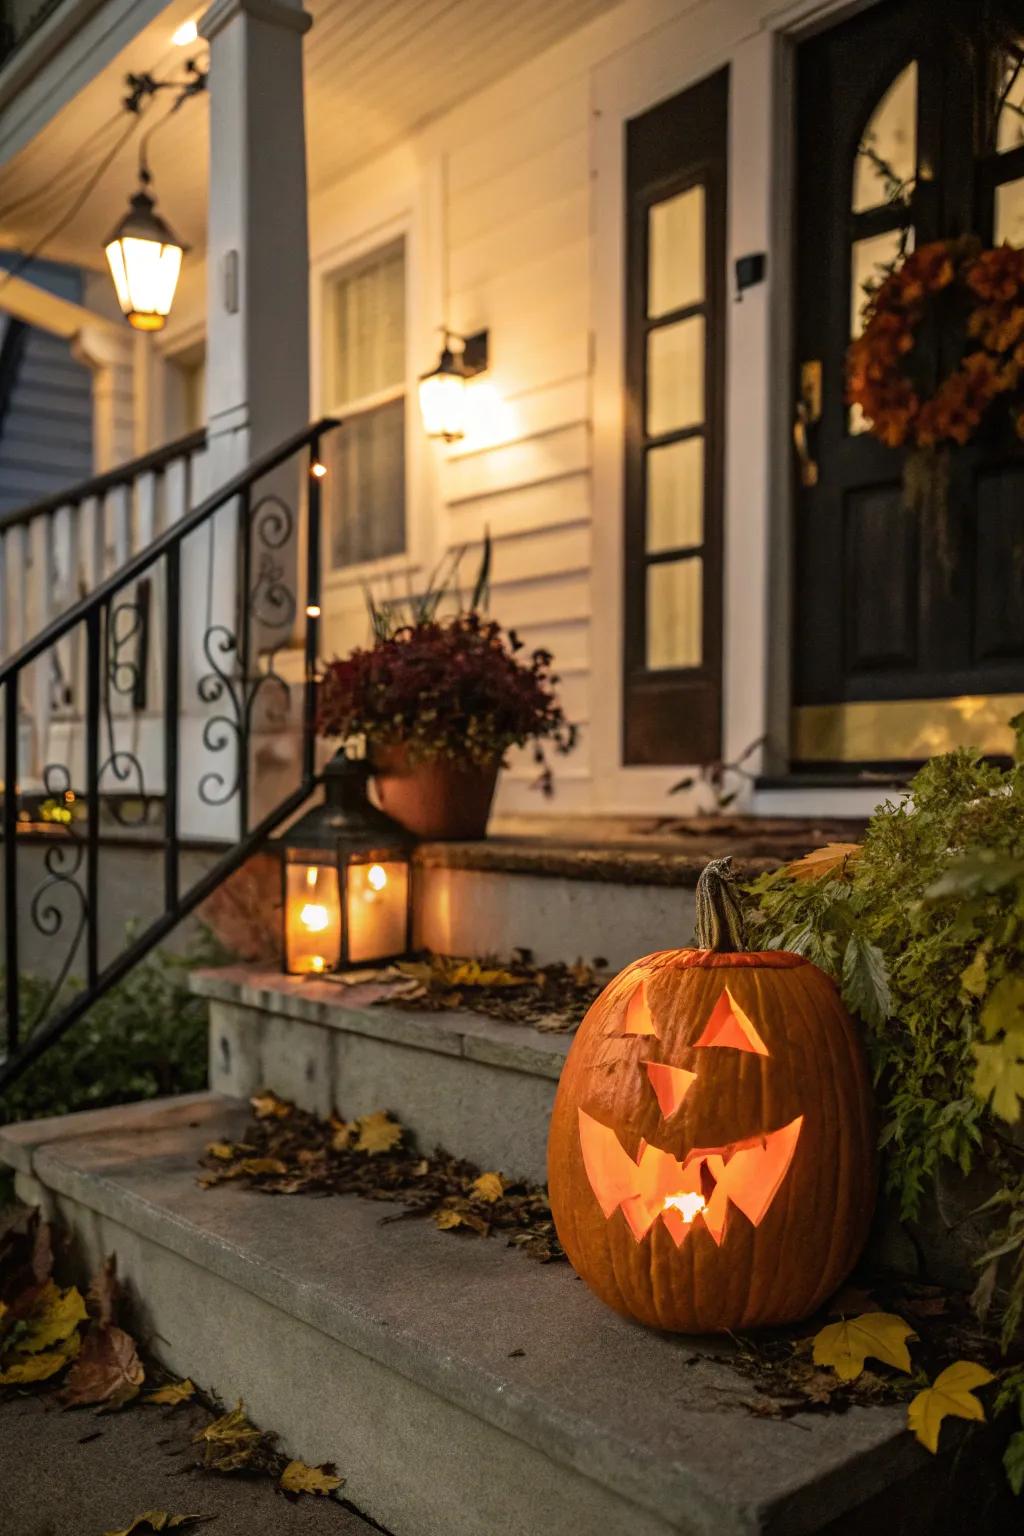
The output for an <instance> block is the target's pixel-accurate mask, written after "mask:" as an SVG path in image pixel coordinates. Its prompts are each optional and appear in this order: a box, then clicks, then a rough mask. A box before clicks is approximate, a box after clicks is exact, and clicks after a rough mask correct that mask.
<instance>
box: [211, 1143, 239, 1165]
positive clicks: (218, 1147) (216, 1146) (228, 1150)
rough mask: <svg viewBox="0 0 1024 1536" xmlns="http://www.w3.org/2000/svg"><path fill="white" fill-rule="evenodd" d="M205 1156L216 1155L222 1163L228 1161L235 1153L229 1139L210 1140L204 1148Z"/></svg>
mask: <svg viewBox="0 0 1024 1536" xmlns="http://www.w3.org/2000/svg"><path fill="white" fill-rule="evenodd" d="M206 1155H207V1157H216V1158H218V1159H219V1161H220V1162H222V1163H230V1161H231V1159H232V1158H233V1157H234V1155H235V1149H234V1147H233V1146H232V1145H231V1143H230V1141H211V1142H210V1144H209V1146H208V1147H207V1148H206Z"/></svg>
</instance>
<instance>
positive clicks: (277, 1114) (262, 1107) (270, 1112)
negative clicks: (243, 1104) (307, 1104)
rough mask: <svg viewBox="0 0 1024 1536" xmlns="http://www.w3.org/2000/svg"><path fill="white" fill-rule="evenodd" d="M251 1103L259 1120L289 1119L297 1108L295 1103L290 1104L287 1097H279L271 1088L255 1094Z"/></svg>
mask: <svg viewBox="0 0 1024 1536" xmlns="http://www.w3.org/2000/svg"><path fill="white" fill-rule="evenodd" d="M249 1103H250V1104H251V1105H252V1108H253V1113H254V1114H255V1116H256V1118H257V1120H287V1119H288V1117H289V1115H290V1114H291V1112H292V1110H293V1109H294V1108H295V1105H294V1104H289V1103H288V1101H287V1099H279V1098H278V1096H277V1094H276V1093H271V1092H270V1090H269V1089H268V1090H267V1091H266V1092H265V1093H256V1094H253V1096H252V1098H251V1099H250V1100H249Z"/></svg>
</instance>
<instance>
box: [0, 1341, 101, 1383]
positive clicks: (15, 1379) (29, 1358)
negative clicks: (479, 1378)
mask: <svg viewBox="0 0 1024 1536" xmlns="http://www.w3.org/2000/svg"><path fill="white" fill-rule="evenodd" d="M81 1342H82V1338H81V1335H80V1334H78V1333H73V1334H72V1335H71V1336H70V1338H67V1339H65V1340H64V1341H63V1343H62V1344H61V1346H60V1348H59V1349H55V1350H44V1351H43V1353H42V1354H38V1355H15V1356H14V1357H13V1358H12V1359H11V1361H10V1362H9V1364H8V1365H7V1366H6V1367H5V1368H4V1370H2V1371H0V1387H23V1386H28V1385H29V1383H30V1382H35V1381H49V1379H50V1377H51V1376H56V1375H57V1373H58V1372H59V1371H62V1370H63V1369H64V1367H65V1366H66V1365H67V1364H68V1362H69V1361H71V1360H74V1358H75V1356H76V1355H77V1354H78V1351H79V1348H80V1346H81Z"/></svg>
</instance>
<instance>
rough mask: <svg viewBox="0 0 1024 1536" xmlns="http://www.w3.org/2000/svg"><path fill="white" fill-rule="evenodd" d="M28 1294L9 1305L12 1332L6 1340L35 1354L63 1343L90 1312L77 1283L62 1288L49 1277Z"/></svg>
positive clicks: (7, 1342)
mask: <svg viewBox="0 0 1024 1536" xmlns="http://www.w3.org/2000/svg"><path fill="white" fill-rule="evenodd" d="M26 1298H27V1299H26ZM26 1298H23V1299H22V1301H21V1302H15V1303H14V1304H13V1305H12V1306H11V1307H10V1308H9V1309H8V1312H7V1317H6V1323H7V1325H8V1328H9V1332H8V1333H7V1334H6V1337H5V1340H4V1347H5V1348H7V1347H9V1345H10V1343H13V1344H15V1345H16V1347H17V1349H18V1350H19V1351H20V1352H21V1353H22V1354H26V1355H33V1354H36V1353H37V1351H39V1350H45V1349H50V1348H51V1347H52V1346H53V1345H55V1344H60V1343H61V1342H62V1341H63V1340H64V1339H66V1338H69V1337H70V1335H71V1334H73V1333H75V1332H76V1331H77V1329H78V1325H79V1323H84V1322H85V1319H86V1317H87V1316H88V1314H87V1312H86V1310H85V1302H84V1300H83V1299H82V1295H81V1292H80V1291H78V1290H77V1288H76V1287H75V1286H73V1285H72V1286H69V1287H68V1289H67V1290H66V1291H62V1290H61V1289H60V1287H59V1286H57V1285H55V1284H54V1282H53V1281H52V1280H47V1282H46V1284H45V1285H43V1286H40V1287H39V1288H38V1289H33V1290H30V1291H29V1292H26Z"/></svg>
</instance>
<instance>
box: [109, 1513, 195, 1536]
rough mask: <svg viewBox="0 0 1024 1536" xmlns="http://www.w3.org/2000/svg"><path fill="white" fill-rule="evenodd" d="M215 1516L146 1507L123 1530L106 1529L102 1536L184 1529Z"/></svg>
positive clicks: (139, 1535)
mask: <svg viewBox="0 0 1024 1536" xmlns="http://www.w3.org/2000/svg"><path fill="white" fill-rule="evenodd" d="M216 1518H217V1516H216V1515H169V1514H168V1513H167V1511H166V1510H164V1509H148V1510H147V1511H146V1513H145V1514H144V1515H136V1516H135V1519H134V1520H133V1521H132V1523H131V1525H126V1526H125V1527H124V1529H123V1530H120V1531H106V1532H105V1533H104V1536H149V1533H150V1532H153V1531H184V1530H188V1528H189V1527H190V1526H196V1525H201V1524H202V1523H203V1522H204V1521H206V1520H216Z"/></svg>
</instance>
